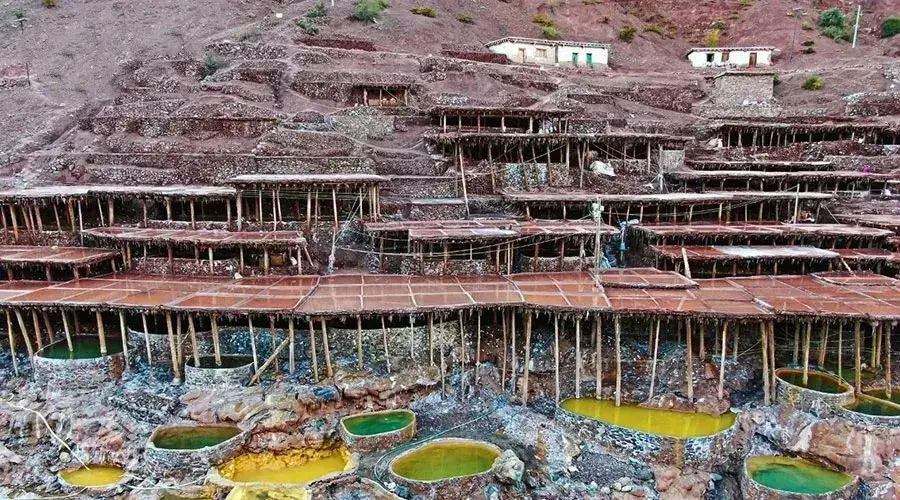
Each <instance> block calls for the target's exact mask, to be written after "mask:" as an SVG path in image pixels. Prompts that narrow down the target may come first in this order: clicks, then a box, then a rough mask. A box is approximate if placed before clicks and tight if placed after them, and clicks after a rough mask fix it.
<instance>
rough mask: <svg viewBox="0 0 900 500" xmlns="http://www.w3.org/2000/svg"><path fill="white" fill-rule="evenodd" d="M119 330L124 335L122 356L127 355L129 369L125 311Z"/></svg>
mask: <svg viewBox="0 0 900 500" xmlns="http://www.w3.org/2000/svg"><path fill="white" fill-rule="evenodd" d="M119 330H120V331H121V333H122V354H124V355H125V368H126V369H128V368H130V367H131V362H130V361H128V330H127V329H126V328H125V311H119ZM67 336H68V335H67Z"/></svg>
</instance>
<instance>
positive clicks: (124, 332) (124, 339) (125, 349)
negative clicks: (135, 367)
mask: <svg viewBox="0 0 900 500" xmlns="http://www.w3.org/2000/svg"><path fill="white" fill-rule="evenodd" d="M119 330H120V331H121V333H122V354H123V355H124V356H125V369H128V368H130V367H131V362H130V361H129V360H128V330H127V329H126V328H125V311H119Z"/></svg>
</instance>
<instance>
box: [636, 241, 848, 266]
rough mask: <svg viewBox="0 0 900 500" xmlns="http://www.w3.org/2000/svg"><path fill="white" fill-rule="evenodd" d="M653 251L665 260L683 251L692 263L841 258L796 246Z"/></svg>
mask: <svg viewBox="0 0 900 500" xmlns="http://www.w3.org/2000/svg"><path fill="white" fill-rule="evenodd" d="M650 250H651V251H652V252H653V253H654V254H656V255H658V256H660V257H663V258H667V259H672V260H678V259H682V258H683V257H682V250H683V251H684V252H685V253H686V254H687V258H688V260H690V261H706V262H713V261H717V262H732V261H753V262H755V261H770V260H784V259H793V260H822V259H837V258H839V257H840V255H839V254H838V253H837V251H832V250H822V249H821V248H815V247H807V246H795V245H688V246H682V245H651V246H650Z"/></svg>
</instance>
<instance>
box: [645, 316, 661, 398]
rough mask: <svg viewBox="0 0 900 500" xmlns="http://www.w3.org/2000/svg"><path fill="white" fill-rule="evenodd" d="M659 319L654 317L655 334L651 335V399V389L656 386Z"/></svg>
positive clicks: (651, 391) (651, 390)
mask: <svg viewBox="0 0 900 500" xmlns="http://www.w3.org/2000/svg"><path fill="white" fill-rule="evenodd" d="M660 323H661V320H660V319H659V318H657V319H656V334H655V335H654V336H653V363H652V365H651V368H650V397H649V398H648V399H653V390H654V389H655V388H656V360H657V359H658V358H659V328H660Z"/></svg>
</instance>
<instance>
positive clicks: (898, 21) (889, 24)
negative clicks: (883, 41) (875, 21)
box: [881, 16, 900, 38]
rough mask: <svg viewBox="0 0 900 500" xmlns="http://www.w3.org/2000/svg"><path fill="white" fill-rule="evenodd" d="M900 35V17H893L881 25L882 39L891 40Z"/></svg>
mask: <svg viewBox="0 0 900 500" xmlns="http://www.w3.org/2000/svg"><path fill="white" fill-rule="evenodd" d="M898 33H900V16H891V17H889V18H887V19H885V20H884V22H882V23H881V38H890V37H892V36H894V35H896V34H898Z"/></svg>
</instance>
